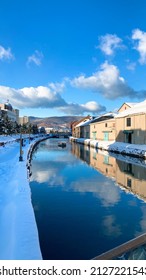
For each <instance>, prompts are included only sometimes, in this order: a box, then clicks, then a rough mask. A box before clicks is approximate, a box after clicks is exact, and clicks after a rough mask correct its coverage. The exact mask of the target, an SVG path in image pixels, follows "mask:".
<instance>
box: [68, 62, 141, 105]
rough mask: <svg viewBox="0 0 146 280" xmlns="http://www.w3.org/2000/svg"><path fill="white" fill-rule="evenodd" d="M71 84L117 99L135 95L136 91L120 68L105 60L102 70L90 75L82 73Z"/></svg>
mask: <svg viewBox="0 0 146 280" xmlns="http://www.w3.org/2000/svg"><path fill="white" fill-rule="evenodd" d="M70 83H71V85H72V86H74V87H77V88H83V89H90V90H92V91H95V92H98V93H101V94H102V95H103V96H104V97H106V98H108V99H115V98H117V97H121V96H130V97H132V96H134V95H135V94H136V93H135V91H134V90H133V89H132V88H130V87H129V86H128V85H127V83H126V81H125V80H124V78H123V77H121V76H120V73H119V70H118V68H117V67H116V66H115V65H113V64H109V63H108V62H105V63H103V64H102V65H101V67H100V70H99V71H97V72H96V73H93V75H91V76H89V77H85V76H84V75H81V76H79V77H77V78H74V79H73V80H71V81H70Z"/></svg>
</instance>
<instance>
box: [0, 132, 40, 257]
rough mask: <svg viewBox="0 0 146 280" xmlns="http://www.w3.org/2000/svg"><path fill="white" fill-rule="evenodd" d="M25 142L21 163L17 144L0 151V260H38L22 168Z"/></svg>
mask: <svg viewBox="0 0 146 280" xmlns="http://www.w3.org/2000/svg"><path fill="white" fill-rule="evenodd" d="M15 139H16V138H15V137H14V139H13V140H14V141H15ZM0 140H3V139H0ZM5 140H7V141H5V143H6V142H8V141H9V138H7V139H6V137H5ZM25 142H26V143H25V147H23V161H19V148H20V146H19V145H20V144H19V143H18V142H13V141H12V142H11V143H9V144H6V145H5V146H1V147H0V229H1V234H0V248H1V250H0V259H1V260H2V259H5V260H40V259H42V255H41V251H40V246H39V238H38V231H37V226H36V221H35V216H34V211H33V207H32V203H31V191H30V186H29V180H28V174H27V168H26V163H27V154H28V151H29V149H30V144H29V143H28V142H29V141H28V140H25ZM35 142H36V140H33V143H35Z"/></svg>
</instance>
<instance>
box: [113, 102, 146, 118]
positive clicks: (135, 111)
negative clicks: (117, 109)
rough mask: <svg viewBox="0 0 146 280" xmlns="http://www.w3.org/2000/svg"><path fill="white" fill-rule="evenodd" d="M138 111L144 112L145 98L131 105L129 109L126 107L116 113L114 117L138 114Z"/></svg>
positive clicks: (145, 110)
mask: <svg viewBox="0 0 146 280" xmlns="http://www.w3.org/2000/svg"><path fill="white" fill-rule="evenodd" d="M140 113H146V100H144V101H143V102H139V103H137V104H136V105H135V106H133V107H132V108H130V109H127V110H125V111H123V112H121V113H118V114H117V116H116V118H122V117H126V116H129V115H134V114H140Z"/></svg>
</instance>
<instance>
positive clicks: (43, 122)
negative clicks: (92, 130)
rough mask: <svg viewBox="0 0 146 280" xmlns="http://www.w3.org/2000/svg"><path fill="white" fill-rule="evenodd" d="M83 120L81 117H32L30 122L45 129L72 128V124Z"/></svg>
mask: <svg viewBox="0 0 146 280" xmlns="http://www.w3.org/2000/svg"><path fill="white" fill-rule="evenodd" d="M81 118H82V117H81V116H61V117H47V118H37V117H32V116H30V122H31V123H33V124H37V125H38V126H44V127H53V128H54V127H58V128H62V127H64V128H70V124H71V122H73V121H77V120H79V119H81Z"/></svg>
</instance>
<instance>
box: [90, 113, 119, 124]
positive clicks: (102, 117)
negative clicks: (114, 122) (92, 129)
mask: <svg viewBox="0 0 146 280" xmlns="http://www.w3.org/2000/svg"><path fill="white" fill-rule="evenodd" d="M116 115H117V113H113V112H108V113H105V114H103V115H100V116H98V117H96V118H95V119H94V120H92V123H95V122H99V121H104V120H108V119H113V118H115V116H116Z"/></svg>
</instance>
